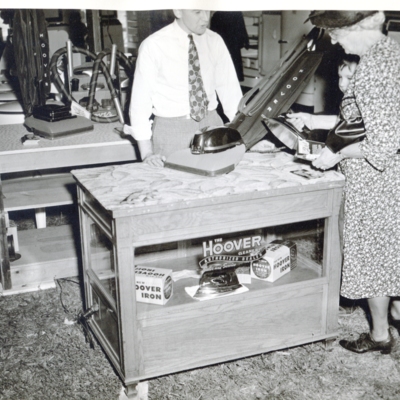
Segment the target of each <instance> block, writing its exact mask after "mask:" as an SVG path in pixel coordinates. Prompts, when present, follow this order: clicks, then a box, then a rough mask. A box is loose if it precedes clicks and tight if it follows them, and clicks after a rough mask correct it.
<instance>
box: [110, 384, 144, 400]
mask: <svg viewBox="0 0 400 400" xmlns="http://www.w3.org/2000/svg"><path fill="white" fill-rule="evenodd" d="M148 392H149V383H148V382H147V381H144V382H138V383H132V384H131V385H127V386H125V387H123V388H122V390H121V394H120V396H119V399H118V400H148Z"/></svg>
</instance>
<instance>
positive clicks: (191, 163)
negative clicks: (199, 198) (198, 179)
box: [164, 144, 246, 176]
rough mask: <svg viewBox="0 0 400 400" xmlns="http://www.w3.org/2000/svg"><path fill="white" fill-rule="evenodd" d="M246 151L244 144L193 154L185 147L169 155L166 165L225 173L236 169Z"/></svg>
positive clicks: (167, 166)
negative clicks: (218, 150)
mask: <svg viewBox="0 0 400 400" xmlns="http://www.w3.org/2000/svg"><path fill="white" fill-rule="evenodd" d="M245 152H246V147H245V145H244V144H241V145H239V146H236V147H233V148H231V149H228V150H225V151H221V152H219V153H206V154H192V152H191V150H190V149H184V150H179V151H176V152H175V153H172V154H171V155H170V156H168V158H167V160H166V161H165V163H164V166H165V167H166V168H171V169H176V170H179V171H184V172H190V173H192V174H197V175H204V176H217V175H223V174H226V173H228V172H231V171H233V170H234V169H235V166H236V165H237V164H238V163H239V161H240V160H241V159H242V157H243V155H244V153H245Z"/></svg>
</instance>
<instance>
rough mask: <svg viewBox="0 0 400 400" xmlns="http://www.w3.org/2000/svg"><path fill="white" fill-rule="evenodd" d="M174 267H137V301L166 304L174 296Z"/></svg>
mask: <svg viewBox="0 0 400 400" xmlns="http://www.w3.org/2000/svg"><path fill="white" fill-rule="evenodd" d="M171 275H172V269H164V268H151V267H142V266H139V265H137V266H136V267H135V286H136V301H138V302H141V303H151V304H160V305H164V304H166V303H167V301H168V300H169V299H170V298H171V297H172V293H173V287H172V276H171Z"/></svg>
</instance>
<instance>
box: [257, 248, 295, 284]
mask: <svg viewBox="0 0 400 400" xmlns="http://www.w3.org/2000/svg"><path fill="white" fill-rule="evenodd" d="M289 271H290V250H289V248H288V247H287V246H283V245H281V244H279V243H269V244H267V246H266V252H265V254H264V255H263V257H262V258H260V259H259V260H257V261H253V262H252V263H251V268H250V273H251V277H252V278H255V279H260V280H263V281H267V282H275V281H276V280H277V279H279V278H281V277H282V276H283V275H286V274H287V273H288V272H289Z"/></svg>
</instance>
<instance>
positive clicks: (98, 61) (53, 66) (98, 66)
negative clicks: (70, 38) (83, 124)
mask: <svg viewBox="0 0 400 400" xmlns="http://www.w3.org/2000/svg"><path fill="white" fill-rule="evenodd" d="M72 51H73V52H74V53H80V54H84V55H85V56H88V57H90V58H91V59H92V60H94V64H93V74H92V77H91V79H90V88H89V102H88V105H87V107H86V109H87V110H88V111H89V112H90V113H91V120H92V121H94V122H101V123H106V122H116V121H118V120H119V121H120V122H121V123H123V122H124V118H123V113H122V110H121V105H120V103H119V98H118V94H117V92H116V90H115V88H114V85H113V82H112V78H111V75H110V72H109V71H108V69H107V67H106V65H105V64H104V62H103V61H102V60H103V58H104V57H105V56H106V55H108V54H110V53H111V50H105V51H102V52H100V53H99V54H98V55H97V56H96V54H94V53H92V52H90V51H89V50H86V49H82V48H79V47H75V46H72ZM67 52H68V49H67V47H62V48H61V49H59V50H57V51H56V52H55V53H54V54H53V56H52V58H51V62H50V76H51V79H52V81H53V83H54V85H55V86H56V88H57V90H58V91H59V93H62V94H63V95H64V96H65V97H66V98H67V100H68V101H70V102H72V101H75V102H76V100H75V99H74V98H73V97H72V95H71V93H69V91H68V90H67V89H66V88H65V86H64V83H63V81H62V80H61V78H60V76H59V74H58V71H57V64H58V60H59V58H60V57H62V56H64V55H65V54H67ZM116 57H117V58H118V59H119V60H120V61H121V64H122V66H123V67H124V69H125V70H127V72H128V74H129V76H131V73H132V67H131V64H130V62H129V60H128V58H127V57H126V56H125V54H123V53H122V52H120V51H117V52H116ZM100 70H101V72H102V73H103V75H104V78H105V80H106V83H107V87H108V90H109V91H110V93H111V98H112V99H113V101H114V104H115V108H116V110H117V115H114V116H112V117H100V116H96V115H93V113H92V111H93V103H94V97H95V93H96V86H97V79H98V76H99V72H100Z"/></svg>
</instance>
